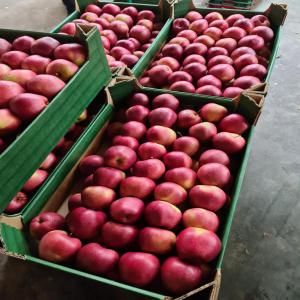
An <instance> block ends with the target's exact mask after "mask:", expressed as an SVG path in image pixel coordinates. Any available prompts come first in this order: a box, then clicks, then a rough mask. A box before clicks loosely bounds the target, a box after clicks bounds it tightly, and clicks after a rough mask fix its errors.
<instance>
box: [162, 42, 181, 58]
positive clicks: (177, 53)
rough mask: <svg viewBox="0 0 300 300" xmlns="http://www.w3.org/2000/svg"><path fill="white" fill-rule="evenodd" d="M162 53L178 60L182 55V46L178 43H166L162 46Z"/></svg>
mask: <svg viewBox="0 0 300 300" xmlns="http://www.w3.org/2000/svg"><path fill="white" fill-rule="evenodd" d="M162 54H163V56H170V57H174V58H175V59H177V60H179V59H181V57H182V54H183V48H182V47H181V46H180V45H179V44H167V45H165V46H164V47H163V49H162Z"/></svg>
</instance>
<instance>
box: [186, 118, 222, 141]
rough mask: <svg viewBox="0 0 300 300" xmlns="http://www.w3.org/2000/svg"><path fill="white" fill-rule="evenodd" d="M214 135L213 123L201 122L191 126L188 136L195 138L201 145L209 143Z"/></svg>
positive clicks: (214, 127) (215, 129) (215, 130)
mask: <svg viewBox="0 0 300 300" xmlns="http://www.w3.org/2000/svg"><path fill="white" fill-rule="evenodd" d="M216 134H217V128H216V126H215V125H214V124H213V123H210V122H202V123H199V124H196V125H193V126H192V127H190V129H189V135H190V136H192V137H195V138H196V139H197V140H198V141H200V142H203V143H207V142H210V141H211V140H212V138H213V137H214V135H216Z"/></svg>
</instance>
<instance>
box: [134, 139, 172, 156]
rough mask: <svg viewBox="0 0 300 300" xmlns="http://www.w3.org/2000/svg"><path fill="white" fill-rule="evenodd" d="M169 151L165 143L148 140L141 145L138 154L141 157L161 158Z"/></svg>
mask: <svg viewBox="0 0 300 300" xmlns="http://www.w3.org/2000/svg"><path fill="white" fill-rule="evenodd" d="M166 152H167V150H166V148H165V147H164V146H163V145H160V144H157V143H152V142H146V143H143V144H141V145H140V147H139V149H138V155H139V157H140V158H141V159H143V160H146V159H155V158H156V159H160V158H161V157H163V155H165V154H166Z"/></svg>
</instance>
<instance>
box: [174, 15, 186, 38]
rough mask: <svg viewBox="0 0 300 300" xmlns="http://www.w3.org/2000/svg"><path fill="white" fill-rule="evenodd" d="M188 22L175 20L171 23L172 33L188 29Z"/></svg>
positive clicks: (180, 19) (183, 19)
mask: <svg viewBox="0 0 300 300" xmlns="http://www.w3.org/2000/svg"><path fill="white" fill-rule="evenodd" d="M189 25H190V22H189V20H187V19H186V18H177V19H175V20H174V21H173V23H172V32H173V33H174V34H178V33H179V32H181V31H183V30H186V29H189Z"/></svg>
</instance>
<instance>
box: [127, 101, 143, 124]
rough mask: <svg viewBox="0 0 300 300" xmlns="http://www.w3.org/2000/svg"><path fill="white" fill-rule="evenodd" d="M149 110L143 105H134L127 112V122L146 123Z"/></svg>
mask: <svg viewBox="0 0 300 300" xmlns="http://www.w3.org/2000/svg"><path fill="white" fill-rule="evenodd" d="M148 114H149V109H148V108H147V107H145V106H143V105H133V106H131V107H129V108H128V109H127V110H126V119H127V121H138V122H142V123H145V122H146V120H147V116H148Z"/></svg>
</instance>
